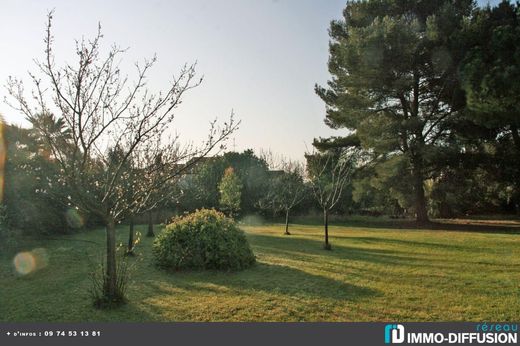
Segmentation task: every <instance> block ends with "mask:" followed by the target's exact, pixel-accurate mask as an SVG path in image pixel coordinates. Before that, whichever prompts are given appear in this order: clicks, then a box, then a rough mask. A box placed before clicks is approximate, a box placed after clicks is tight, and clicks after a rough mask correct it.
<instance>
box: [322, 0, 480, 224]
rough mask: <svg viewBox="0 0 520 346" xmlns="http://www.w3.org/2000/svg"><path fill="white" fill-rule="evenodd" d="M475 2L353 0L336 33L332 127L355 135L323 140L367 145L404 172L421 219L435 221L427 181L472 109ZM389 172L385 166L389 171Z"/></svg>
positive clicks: (377, 158)
mask: <svg viewBox="0 0 520 346" xmlns="http://www.w3.org/2000/svg"><path fill="white" fill-rule="evenodd" d="M473 8H474V3H473V1H471V0H456V1H448V0H437V1H431V0H428V1H420V0H415V1H413V0H408V1H406V0H400V1H399V0H370V1H348V2H347V5H346V8H345V10H344V13H343V15H344V19H342V20H337V21H333V22H332V23H331V27H330V37H331V42H330V59H329V64H328V67H329V72H330V73H331V75H332V79H331V80H330V81H329V82H328V83H327V86H326V87H322V86H316V93H317V94H318V95H319V96H320V97H321V98H322V99H323V101H324V102H325V103H326V105H327V114H326V119H325V122H326V124H327V125H329V126H330V127H332V128H346V129H347V130H348V136H346V137H343V138H328V139H319V140H316V141H315V146H317V147H318V148H320V149H326V148H329V147H335V146H361V147H363V148H364V149H366V150H367V152H369V153H370V154H372V155H373V158H374V162H378V163H379V164H381V165H383V166H382V167H384V165H387V166H388V162H399V164H398V165H391V166H392V167H399V169H395V170H394V172H393V173H392V172H388V174H393V175H397V174H398V175H399V176H400V179H401V180H403V179H405V181H406V182H407V185H408V186H409V191H410V193H412V194H413V198H412V200H413V208H414V210H415V214H416V218H417V221H418V222H420V223H424V222H427V221H428V215H427V203H426V197H425V190H424V181H425V180H426V179H427V178H429V177H431V176H432V174H434V172H435V170H436V169H437V167H438V163H439V161H440V160H441V157H443V153H444V152H445V151H446V148H447V147H448V146H449V145H448V143H449V142H450V137H451V136H452V131H451V129H452V124H453V123H454V122H456V121H457V119H458V118H459V117H460V116H461V113H462V111H463V110H464V108H465V107H464V106H465V97H464V93H463V91H462V90H461V87H460V82H459V76H458V72H457V69H458V66H459V63H460V61H461V60H462V58H463V56H464V47H463V45H461V44H460V41H459V40H460V37H461V35H460V32H461V26H462V23H463V20H462V19H463V18H464V17H465V16H467V15H469V14H470V13H471V11H472V9H473ZM383 169H384V168H383Z"/></svg>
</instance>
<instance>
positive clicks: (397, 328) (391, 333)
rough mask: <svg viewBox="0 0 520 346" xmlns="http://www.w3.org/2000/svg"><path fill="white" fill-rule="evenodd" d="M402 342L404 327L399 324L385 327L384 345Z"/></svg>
mask: <svg viewBox="0 0 520 346" xmlns="http://www.w3.org/2000/svg"><path fill="white" fill-rule="evenodd" d="M403 341H404V327H403V326H402V325H401V324H387V325H386V326H385V344H390V343H392V344H400V343H402V342H403Z"/></svg>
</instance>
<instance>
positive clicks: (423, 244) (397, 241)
mask: <svg viewBox="0 0 520 346" xmlns="http://www.w3.org/2000/svg"><path fill="white" fill-rule="evenodd" d="M336 237H337V238H344V239H351V240H353V241H357V242H361V243H367V244H377V243H379V244H381V243H387V244H395V245H403V246H414V247H425V248H435V249H444V250H455V251H468V250H472V251H474V250H475V247H472V246H463V245H454V244H447V243H432V242H421V241H414V240H403V239H389V238H378V237H350V236H342V235H340V236H336Z"/></svg>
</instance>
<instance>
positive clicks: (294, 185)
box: [258, 159, 307, 235]
mask: <svg viewBox="0 0 520 346" xmlns="http://www.w3.org/2000/svg"><path fill="white" fill-rule="evenodd" d="M271 166H272V167H273V168H279V169H275V170H271V171H270V173H271V178H270V180H269V186H268V189H267V193H266V194H265V196H264V198H262V199H261V200H260V202H259V203H258V205H259V207H260V208H261V209H271V210H272V211H273V213H274V214H276V213H277V212H279V211H283V212H284V213H285V233H284V234H285V235H290V234H291V233H290V232H289V213H290V211H291V210H292V209H293V208H294V207H295V206H296V205H298V204H299V203H300V202H301V201H302V200H303V198H304V197H305V192H306V190H307V189H306V186H305V184H304V182H303V173H304V168H303V165H302V164H301V163H299V162H295V161H290V160H284V159H282V160H281V162H280V163H279V164H276V165H271Z"/></svg>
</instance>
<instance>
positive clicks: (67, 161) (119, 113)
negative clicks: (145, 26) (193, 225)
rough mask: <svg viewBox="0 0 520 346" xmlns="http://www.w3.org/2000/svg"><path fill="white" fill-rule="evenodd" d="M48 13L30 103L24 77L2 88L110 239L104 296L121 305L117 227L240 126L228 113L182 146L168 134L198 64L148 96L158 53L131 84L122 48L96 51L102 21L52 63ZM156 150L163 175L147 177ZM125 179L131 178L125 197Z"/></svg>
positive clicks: (149, 205)
mask: <svg viewBox="0 0 520 346" xmlns="http://www.w3.org/2000/svg"><path fill="white" fill-rule="evenodd" d="M52 16H53V13H52V12H50V13H49V14H48V21H47V27H46V31H45V38H44V42H45V56H44V60H43V61H42V62H38V61H37V62H36V63H37V66H38V68H39V70H40V72H41V74H42V77H41V78H39V77H37V76H36V75H35V74H32V73H30V77H31V79H32V81H33V84H34V90H33V94H32V96H33V97H32V98H31V100H34V102H35V103H36V104H35V105H32V104H30V103H29V101H28V100H29V99H27V98H26V96H25V93H24V87H23V84H22V83H21V81H19V80H17V79H13V78H9V80H8V83H7V84H8V85H7V87H8V91H9V94H10V95H11V96H12V97H13V98H14V99H15V100H16V103H15V104H14V105H12V106H13V107H14V108H15V109H17V110H19V111H21V112H23V113H24V114H25V115H26V117H27V118H28V119H29V120H30V121H31V122H32V124H33V126H34V128H35V130H36V131H38V132H39V136H40V137H41V138H42V139H43V140H44V141H45V142H46V145H47V147H48V148H49V150H50V156H51V157H52V159H53V160H55V161H56V162H57V163H58V164H59V166H60V179H61V180H62V181H63V182H64V183H65V184H66V185H67V186H68V187H69V188H70V189H71V193H70V195H69V196H68V198H69V199H70V200H71V201H72V202H73V203H74V205H76V206H78V208H80V210H82V211H86V212H87V213H89V214H93V215H96V216H97V217H99V218H100V219H101V220H102V221H103V222H104V224H105V226H106V237H107V241H106V266H105V269H106V273H105V275H104V277H103V286H102V289H103V293H102V297H103V299H106V300H107V301H109V302H111V303H118V302H122V301H124V297H123V296H122V293H121V292H120V290H118V282H119V281H118V279H117V267H116V227H115V226H116V224H117V223H119V222H120V221H121V220H123V219H124V218H126V217H128V216H129V215H132V214H133V213H135V212H138V211H142V210H148V209H151V208H153V207H154V206H155V205H157V204H158V203H159V202H160V201H161V200H162V199H163V198H165V195H164V194H163V193H161V192H160V191H162V188H163V187H164V186H165V185H167V184H168V183H169V182H171V181H172V180H174V179H176V178H177V177H178V176H180V175H181V174H182V173H183V172H184V170H185V169H187V168H189V167H187V165H180V164H181V163H183V162H188V161H189V159H191V158H194V157H199V158H200V157H204V156H207V155H209V154H210V152H212V151H213V149H214V148H219V144H220V143H222V141H223V140H225V139H226V138H227V137H228V136H229V135H230V134H231V133H232V132H233V131H234V130H235V129H236V128H237V123H236V122H234V121H233V117H231V119H230V121H229V122H228V123H224V126H222V128H220V129H219V128H217V127H216V126H215V123H212V124H211V126H210V130H209V135H208V139H207V140H206V141H205V142H204V143H203V144H202V145H201V146H200V147H193V146H184V147H183V146H180V144H179V142H178V138H177V137H175V138H168V133H172V132H173V131H172V130H173V129H172V128H171V124H172V121H173V119H174V111H175V110H176V109H177V107H178V105H179V104H180V103H181V99H182V96H183V95H184V93H185V92H187V91H189V90H190V89H193V88H195V87H197V86H198V85H199V84H200V82H201V81H202V79H199V80H197V79H196V77H195V66H194V65H192V66H184V67H183V68H182V70H181V72H180V74H179V75H177V76H174V77H173V78H172V81H171V84H170V85H169V86H168V87H167V88H166V89H165V90H164V91H163V92H160V93H157V94H156V93H152V92H150V91H149V90H148V88H147V83H146V82H147V78H146V75H147V73H148V71H149V70H150V68H151V67H152V66H153V64H154V63H155V61H156V58H155V57H154V58H153V59H151V60H145V61H144V63H142V64H139V63H136V68H137V76H136V81H135V83H133V84H132V83H130V82H129V81H128V77H127V76H126V75H124V74H123V73H122V72H121V70H120V68H119V66H118V62H119V61H120V56H121V54H123V53H124V52H125V51H126V50H125V49H121V48H119V47H117V46H112V48H111V49H110V51H109V52H108V55H107V56H106V57H102V56H101V52H100V41H101V38H102V34H101V27H100V26H99V28H98V32H97V35H96V36H95V37H94V38H93V39H92V40H84V39H82V40H80V41H76V51H75V53H76V56H77V64H75V65H74V64H65V65H64V66H63V67H61V68H60V67H57V66H56V60H55V54H54V37H53V35H52V32H51V28H52ZM50 113H54V114H56V115H57V116H58V118H59V119H61V121H62V122H63V124H64V127H65V128H66V130H67V132H66V133H65V132H64V133H63V134H60V133H53V132H51V131H49V129H48V127H45V126H42V123H41V121H40V120H41V115H42V114H43V115H46V114H50ZM159 152H160V153H161V154H162V155H163V156H162V161H163V162H162V163H161V165H160V167H162V168H164V169H163V170H162V172H163V173H162V174H161V176H160V178H158V179H155V178H154V179H152V178H150V177H152V176H154V172H156V170H157V169H158V168H157V167H158V166H157V165H154V164H153V162H154V160H155V158H156V157H157V154H158V153H159ZM132 164H133V167H132ZM129 167H132V169H129ZM131 171H135V172H139V173H140V174H139V175H137V177H136V179H135V180H134V179H132V178H131V177H130V175H129V172H131ZM129 180H130V181H131V182H132V183H134V185H133V189H132V192H131V194H130V196H129V193H128V182H129Z"/></svg>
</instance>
